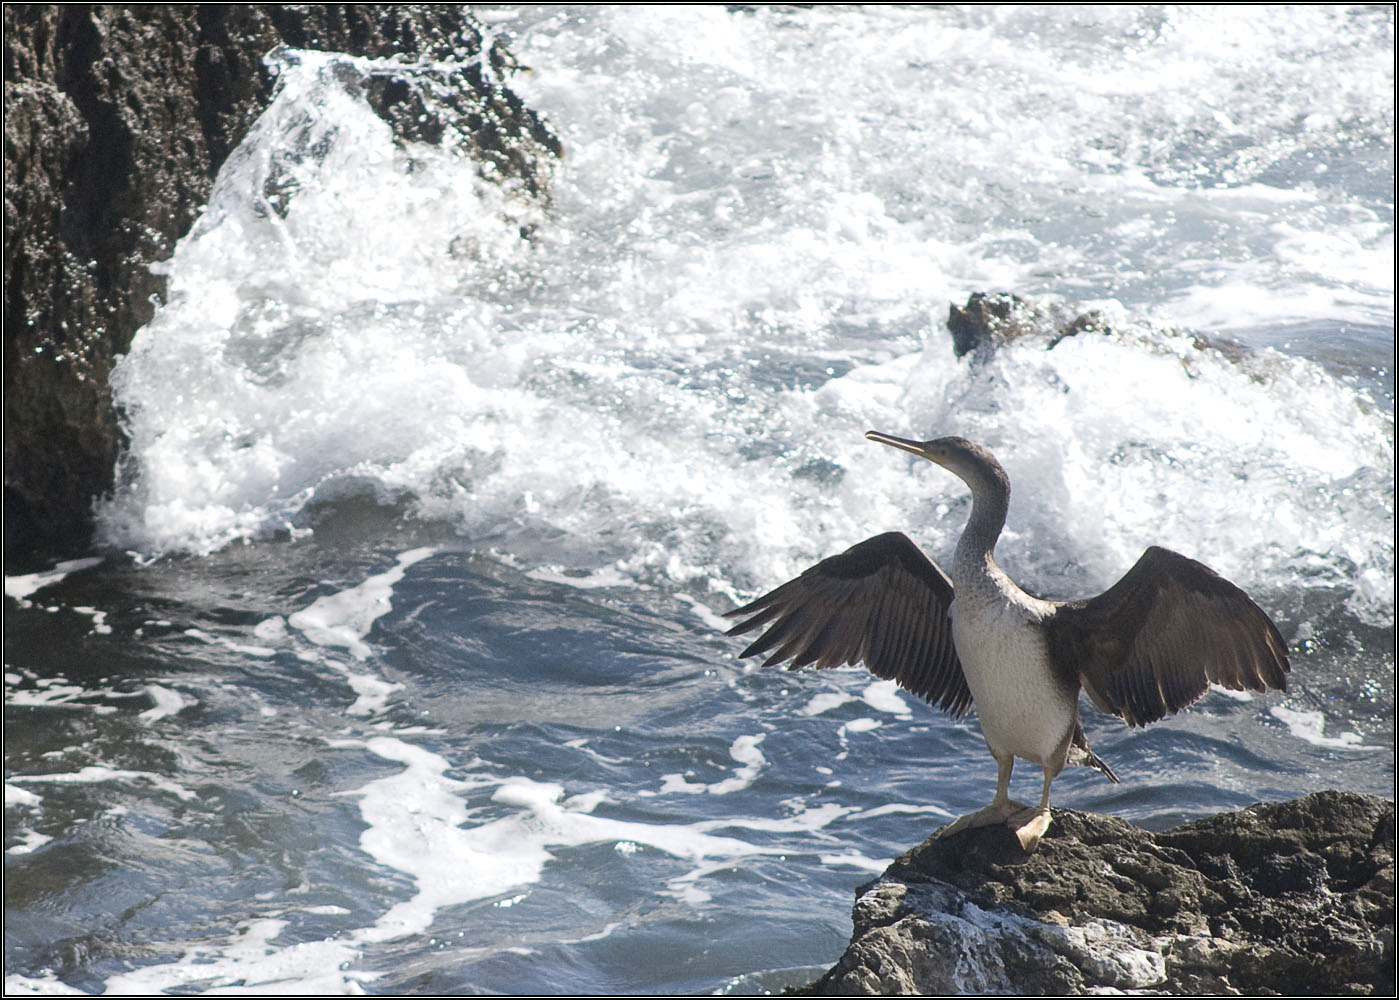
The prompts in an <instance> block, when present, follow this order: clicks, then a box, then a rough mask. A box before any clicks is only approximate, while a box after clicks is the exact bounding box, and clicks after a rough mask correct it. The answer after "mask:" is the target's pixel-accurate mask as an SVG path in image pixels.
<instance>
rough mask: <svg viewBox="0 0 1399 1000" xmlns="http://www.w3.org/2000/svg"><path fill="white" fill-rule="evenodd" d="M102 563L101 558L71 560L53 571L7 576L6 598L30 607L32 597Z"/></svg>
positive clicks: (58, 565) (55, 567)
mask: <svg viewBox="0 0 1399 1000" xmlns="http://www.w3.org/2000/svg"><path fill="white" fill-rule="evenodd" d="M101 562H102V557H101V556H92V557H89V558H86V559H69V560H67V561H65V562H61V563H58V564H57V565H55V566H54V567H53V569H47V570H42V571H40V572H38V573H26V574H24V575H22V576H7V577H5V596H6V597H12V598H14V599H15V600H16V601H19V602H20V604H21V605H22V606H24V607H28V606H29V597H30V595H32V594H34V593H35V592H37V591H40V590H42V589H44V588H45V587H49V586H52V585H53V584H55V583H57V582H58V581H60V580H62V579H64V578H66V577H68V576H71V575H72V574H74V573H79V572H81V571H82V570H85V569H91V568H92V567H93V566H97V565H100V564H101Z"/></svg>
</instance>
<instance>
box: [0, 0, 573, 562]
mask: <svg viewBox="0 0 1399 1000" xmlns="http://www.w3.org/2000/svg"><path fill="white" fill-rule="evenodd" d="M4 45H5V241H4V266H5V272H4V281H5V313H4V324H5V364H4V368H5V560H6V565H7V568H9V569H10V571H11V572H14V571H22V570H23V569H26V568H35V567H36V566H38V565H39V564H42V563H44V562H46V561H47V560H50V559H52V558H54V557H59V556H63V555H74V554H78V553H80V552H81V551H82V550H83V549H84V548H85V547H86V545H87V544H88V540H89V537H90V535H91V531H92V521H91V511H92V501H93V499H94V498H95V497H96V496H98V495H100V494H102V493H104V492H106V491H108V490H110V489H111V487H112V482H113V469H114V464H115V459H116V456H117V452H118V450H119V448H120V446H121V434H120V429H119V426H118V422H117V416H116V414H115V412H114V411H113V406H112V397H111V393H110V391H109V389H108V385H107V378H108V375H109V373H110V372H111V369H112V365H113V362H114V360H115V358H116V357H117V356H118V355H120V354H122V353H124V352H125V351H126V350H127V348H128V347H129V346H130V342H131V338H132V335H133V334H134V333H135V332H136V330H138V329H139V328H140V327H141V326H143V325H144V324H146V323H147V322H149V320H150V319H151V316H152V315H153V313H154V309H155V304H154V300H156V299H158V298H159V297H160V296H161V295H162V294H163V293H164V289H165V281H164V278H163V277H161V276H160V275H157V274H152V273H151V271H150V270H149V265H150V264H151V263H152V262H155V261H159V260H163V259H165V258H167V257H169V256H170V253H171V251H172V250H173V248H174V245H175V242H176V241H177V240H179V239H180V238H181V237H182V236H184V234H185V233H186V232H187V231H188V229H189V227H190V225H191V223H192V222H193V221H194V219H195V217H196V216H197V215H198V213H199V211H200V209H201V208H202V207H203V205H204V204H205V202H206V201H207V200H208V197H209V192H210V190H211V188H212V185H213V180H214V177H215V175H216V174H217V172H218V169H219V167H220V166H221V165H222V164H223V161H224V160H225V158H226V157H227V156H228V154H229V152H230V151H231V150H232V149H233V148H234V147H236V146H237V144H238V143H239V142H240V141H241V140H242V138H243V136H244V135H245V134H246V132H247V130H248V128H249V126H250V125H251V124H252V122H253V121H254V120H255V119H256V118H257V116H258V114H260V113H261V111H262V110H263V108H264V107H265V106H266V105H267V102H268V100H269V99H270V97H271V94H272V91H273V87H274V84H275V77H274V75H273V74H272V72H271V71H270V70H269V68H268V67H267V66H266V65H265V64H264V61H263V57H264V56H265V55H266V54H267V53H268V52H269V51H271V50H272V49H274V48H276V47H277V46H279V45H286V46H290V47H292V48H310V49H323V50H328V51H335V52H345V53H349V54H352V55H358V56H367V57H373V58H385V57H390V56H401V57H403V58H405V59H409V60H419V59H422V60H429V61H437V62H439V63H440V64H441V66H442V67H444V68H443V69H442V70H441V75H442V77H443V80H444V81H445V82H446V83H447V84H449V86H448V87H447V88H444V89H445V90H446V92H447V93H449V94H450V98H449V99H446V100H445V101H444V102H443V104H442V106H441V107H438V108H434V109H431V110H432V112H433V113H432V114H429V113H428V111H429V109H426V108H424V107H423V106H422V101H421V100H420V99H419V98H418V96H417V94H416V92H415V91H414V90H413V89H412V88H410V87H407V86H404V85H403V83H402V82H401V81H397V80H395V79H394V78H393V77H392V76H391V75H390V76H379V77H375V78H373V79H370V80H369V81H368V82H367V83H366V84H365V86H364V93H365V98H366V100H367V101H368V102H369V104H370V106H371V107H373V108H374V110H375V111H376V113H378V114H379V115H380V117H382V118H384V119H385V120H386V121H388V122H389V123H390V125H392V126H394V128H395V134H397V135H398V136H399V137H400V138H402V139H404V140H432V139H433V137H434V136H440V135H441V134H442V132H444V131H445V130H446V129H447V128H448V127H450V128H451V129H452V130H453V132H454V133H455V134H458V135H460V136H462V137H464V138H465V141H466V143H467V146H468V149H467V152H468V153H469V154H470V155H472V156H474V157H476V159H477V161H478V162H479V163H480V164H481V169H482V174H483V175H484V176H488V177H494V178H497V179H500V180H501V181H502V182H506V183H510V184H512V185H515V186H517V187H519V188H520V189H522V190H523V191H524V192H526V193H527V194H528V195H529V196H535V197H542V196H543V194H544V181H545V178H546V177H547V169H548V164H549V163H550V162H551V161H552V160H553V159H554V158H555V157H556V156H557V155H558V154H559V152H560V147H559V144H558V141H557V140H556V139H555V138H554V137H553V136H552V135H551V134H550V133H549V131H548V129H547V128H545V126H544V125H543V123H542V122H540V121H539V119H538V118H537V117H536V116H535V115H534V114H533V113H532V112H531V111H530V110H529V109H528V108H526V107H525V106H524V105H523V104H522V103H521V102H520V100H519V98H518V97H516V96H515V95H514V94H513V93H512V92H511V91H510V90H509V89H508V88H507V87H505V86H503V85H502V84H500V83H498V82H496V81H497V80H499V78H500V76H501V75H503V74H504V73H506V72H508V71H509V70H510V69H511V67H512V61H511V59H510V57H509V53H508V52H506V51H505V49H504V47H503V46H502V45H501V44H499V43H493V44H491V45H490V48H489V49H488V51H487V52H486V54H485V62H486V63H488V64H489V66H490V71H489V72H484V71H483V70H482V69H481V67H480V65H479V64H478V63H475V62H473V61H472V60H473V58H474V57H476V56H478V55H480V54H481V52H482V48H483V46H485V45H486V41H485V40H484V36H483V32H482V31H481V30H480V28H479V26H478V25H477V23H476V22H475V21H474V20H473V19H472V17H471V15H470V13H469V12H467V11H466V10H465V8H463V7H462V6H459V5H436V4H433V5H428V4H422V5H418V4H402V5H393V4H304V5H282V4H266V5H262V4H226V5H222V6H218V5H213V4H187V5H179V4H175V5H161V4H137V5H121V4H95V5H87V4H80V5H62V4H6V5H5V8H4ZM452 66H456V67H458V68H456V69H452V68H450V67H452Z"/></svg>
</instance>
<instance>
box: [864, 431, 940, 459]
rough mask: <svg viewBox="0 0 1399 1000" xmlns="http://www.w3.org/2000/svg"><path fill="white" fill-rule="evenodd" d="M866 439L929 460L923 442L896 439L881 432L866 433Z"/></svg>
mask: <svg viewBox="0 0 1399 1000" xmlns="http://www.w3.org/2000/svg"><path fill="white" fill-rule="evenodd" d="M865 437H866V438H868V439H869V440H871V441H878V442H879V443H880V444H887V445H889V446H891V447H893V448H902V449H903V450H904V451H911V452H913V454H915V455H917V456H918V457H919V458H928V452H927V451H926V450H925V449H924V447H923V442H922V441H910V440H908V439H907V438H898V437H894V436H893V435H892V434H881V433H879V431H865Z"/></svg>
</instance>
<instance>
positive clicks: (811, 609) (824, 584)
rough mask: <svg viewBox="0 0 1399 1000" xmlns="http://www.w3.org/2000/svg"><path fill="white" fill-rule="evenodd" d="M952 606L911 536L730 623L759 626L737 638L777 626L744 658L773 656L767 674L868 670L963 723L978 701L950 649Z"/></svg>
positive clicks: (759, 603)
mask: <svg viewBox="0 0 1399 1000" xmlns="http://www.w3.org/2000/svg"><path fill="white" fill-rule="evenodd" d="M951 603H952V582H951V581H950V580H948V579H947V577H946V576H945V575H944V574H943V572H942V570H940V569H938V568H937V566H935V565H934V564H933V563H932V562H931V561H930V560H929V559H928V557H927V556H925V555H924V554H923V553H922V552H921V551H920V550H919V548H918V546H916V545H914V544H913V542H911V541H909V539H908V537H907V536H906V535H903V534H901V533H899V532H897V531H891V532H888V533H887V534H883V535H877V536H875V537H874V538H870V539H866V540H865V541H863V542H861V543H860V544H858V545H855V546H852V547H851V548H849V549H847V550H846V551H844V552H842V553H841V554H840V555H838V556H831V557H830V558H829V559H823V560H822V561H821V562H819V563H817V564H816V565H815V566H813V567H811V568H810V569H809V570H807V571H806V572H805V573H803V574H802V575H801V576H799V577H797V578H796V579H795V580H789V581H788V582H787V583H784V584H783V585H782V586H780V587H778V588H777V589H776V590H774V591H772V592H771V593H768V594H764V595H763V596H762V597H760V598H758V599H757V600H756V601H753V602H752V603H751V604H746V605H744V606H743V607H741V608H735V609H734V610H733V611H730V612H728V614H727V615H725V617H727V618H739V617H743V616H745V615H751V616H752V617H750V618H748V620H747V621H744V622H740V623H739V624H738V625H736V626H734V627H733V628H732V629H730V630H729V633H728V634H729V635H742V634H743V633H745V632H749V631H751V630H753V629H755V628H758V627H760V626H763V625H767V626H769V627H768V630H767V631H766V632H764V633H763V634H762V635H761V636H759V637H758V639H757V640H755V641H754V642H753V644H752V645H750V646H749V647H748V648H747V649H745V650H744V651H743V653H742V655H743V656H755V655H757V654H759V653H767V652H769V651H770V650H771V651H772V652H771V655H770V656H768V658H767V660H766V661H765V662H764V664H763V665H764V666H771V665H772V664H774V663H781V662H782V661H783V660H787V659H790V660H792V663H791V665H790V666H789V667H788V669H789V670H795V669H797V668H798V667H802V666H806V665H807V664H808V663H814V664H816V666H818V667H838V666H841V665H842V664H846V663H850V664H854V663H859V662H860V661H861V660H863V661H864V663H865V665H866V666H867V667H869V669H870V671H871V672H872V673H873V674H875V675H876V676H878V677H882V678H884V679H885V680H892V681H897V682H898V683H899V685H900V686H901V687H903V688H904V689H906V690H907V691H910V692H911V693H913V694H916V695H918V696H919V697H921V698H924V699H926V700H927V701H929V702H932V703H936V704H937V705H938V707H939V708H941V709H942V710H943V711H945V712H950V713H951V714H952V715H954V716H957V715H963V714H965V713H966V711H967V709H969V708H970V707H971V704H972V694H971V691H970V690H969V689H968V688H967V679H966V677H965V676H964V675H963V674H962V664H961V661H960V660H958V659H957V651H956V649H955V648H953V645H952V623H951V621H950V620H949V619H948V616H947V609H948V607H949V605H951Z"/></svg>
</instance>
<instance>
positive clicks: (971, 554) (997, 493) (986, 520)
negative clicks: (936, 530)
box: [957, 483, 1010, 565]
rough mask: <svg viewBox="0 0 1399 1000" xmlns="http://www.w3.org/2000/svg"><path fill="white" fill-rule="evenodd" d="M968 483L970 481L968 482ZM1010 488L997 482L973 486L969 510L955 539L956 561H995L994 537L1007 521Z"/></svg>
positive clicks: (998, 535)
mask: <svg viewBox="0 0 1399 1000" xmlns="http://www.w3.org/2000/svg"><path fill="white" fill-rule="evenodd" d="M969 485H970V484H969ZM1009 510H1010V489H1009V487H1004V486H1002V485H1001V484H1000V483H993V484H987V483H978V484H976V485H975V486H973V488H972V514H971V517H970V518H968V519H967V526H966V528H965V529H963V531H962V538H961V540H960V541H959V542H958V543H957V561H958V562H969V563H981V562H983V561H985V562H987V563H989V564H992V565H994V564H995V556H994V550H995V548H996V539H998V538H1000V537H1001V529H1002V528H1004V527H1005V525H1006V512H1007V511H1009Z"/></svg>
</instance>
